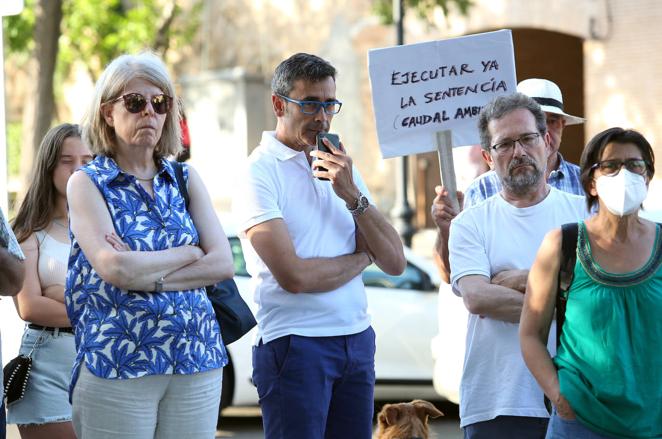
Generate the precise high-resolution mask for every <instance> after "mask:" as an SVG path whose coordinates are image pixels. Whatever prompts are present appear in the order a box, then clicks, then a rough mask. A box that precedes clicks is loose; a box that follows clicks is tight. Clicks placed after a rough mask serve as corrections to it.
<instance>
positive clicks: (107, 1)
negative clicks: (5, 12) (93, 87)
mask: <svg viewBox="0 0 662 439" xmlns="http://www.w3.org/2000/svg"><path fill="white" fill-rule="evenodd" d="M0 1H1V0H0ZM200 2H201V0H197V1H195V2H194V3H193V5H192V7H191V8H189V9H188V10H187V11H183V10H182V9H181V8H180V7H178V6H176V5H175V3H176V1H175V0H141V1H137V2H127V1H122V0H63V3H62V13H63V14H62V24H61V30H62V36H61V37H60V41H59V53H58V67H57V68H58V73H59V74H60V75H61V76H62V77H63V78H66V77H67V76H68V74H69V71H70V69H71V66H72V65H73V64H74V63H75V62H77V61H80V62H82V63H83V65H85V66H86V68H87V69H88V73H89V74H90V76H91V77H92V79H93V80H96V78H97V77H98V75H99V74H100V73H101V71H102V70H103V68H104V67H105V66H106V65H107V64H108V63H109V62H110V61H111V60H112V59H113V58H115V57H117V56H118V55H120V54H122V53H127V52H129V53H135V52H137V51H140V50H144V49H152V50H155V51H157V52H159V53H160V55H164V52H165V51H166V50H167V48H168V47H169V46H170V45H171V44H172V43H175V44H179V45H183V44H186V43H188V42H190V41H191V40H192V38H193V37H194V32H193V29H195V28H197V27H199V20H200V18H199V17H200V10H201V9H200V7H199V4H200ZM35 4H36V0H25V8H24V9H23V12H22V13H21V14H20V15H17V16H13V17H6V18H5V19H4V20H3V26H4V32H5V35H6V40H5V44H6V46H5V47H6V48H7V50H8V53H9V54H14V55H16V54H26V53H30V52H31V51H32V49H33V46H34V42H33V31H34V24H35V11H34V10H35ZM126 5H130V6H126ZM173 8H174V9H173ZM166 14H167V16H166Z"/></svg>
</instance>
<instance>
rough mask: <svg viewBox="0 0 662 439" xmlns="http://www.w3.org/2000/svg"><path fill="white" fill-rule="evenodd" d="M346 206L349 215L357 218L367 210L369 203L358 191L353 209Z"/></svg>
mask: <svg viewBox="0 0 662 439" xmlns="http://www.w3.org/2000/svg"><path fill="white" fill-rule="evenodd" d="M346 206H347V209H349V213H351V214H352V216H353V217H357V216H359V215H361V214H362V213H363V212H365V211H366V210H367V209H368V206H370V201H368V198H367V197H366V196H365V195H363V194H362V193H361V191H359V197H358V198H357V200H356V204H355V205H354V206H355V207H352V206H350V205H349V204H347V205H346Z"/></svg>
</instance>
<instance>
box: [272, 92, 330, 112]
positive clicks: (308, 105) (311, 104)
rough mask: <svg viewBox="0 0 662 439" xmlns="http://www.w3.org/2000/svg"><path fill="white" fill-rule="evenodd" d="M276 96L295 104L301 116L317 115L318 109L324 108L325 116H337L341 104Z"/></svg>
mask: <svg viewBox="0 0 662 439" xmlns="http://www.w3.org/2000/svg"><path fill="white" fill-rule="evenodd" d="M276 96H278V97H279V98H283V99H285V100H286V101H287V102H292V103H293V104H297V105H298V106H299V107H300V108H301V112H302V113H303V114H317V112H318V111H320V108H324V112H325V113H326V114H338V112H339V111H340V107H342V102H340V101H328V102H320V101H300V100H298V99H292V98H288V97H287V96H283V95H279V94H276Z"/></svg>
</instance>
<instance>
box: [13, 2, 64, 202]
mask: <svg viewBox="0 0 662 439" xmlns="http://www.w3.org/2000/svg"><path fill="white" fill-rule="evenodd" d="M35 20H36V21H35V30H34V40H35V51H34V57H33V59H32V60H31V61H30V67H31V71H30V83H31V86H30V90H29V92H28V94H27V97H26V99H27V101H26V105H25V106H24V113H23V129H22V134H23V140H22V144H21V175H22V176H23V182H24V184H23V190H22V193H23V194H25V190H26V189H27V181H29V180H28V179H29V178H30V177H29V175H30V174H31V170H32V166H33V162H34V158H35V157H36V152H37V149H38V148H39V144H40V143H41V139H42V138H43V137H44V135H45V134H46V132H47V131H48V129H49V128H50V127H51V122H52V121H53V113H54V109H55V97H54V94H53V75H54V73H55V65H56V63H57V52H58V40H59V39H60V23H61V22H62V0H38V2H37V4H36V5H35Z"/></svg>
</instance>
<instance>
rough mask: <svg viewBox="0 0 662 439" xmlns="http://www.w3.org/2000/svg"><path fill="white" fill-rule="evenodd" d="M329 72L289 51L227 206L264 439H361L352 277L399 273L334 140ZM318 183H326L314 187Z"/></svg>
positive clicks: (361, 342)
mask: <svg viewBox="0 0 662 439" xmlns="http://www.w3.org/2000/svg"><path fill="white" fill-rule="evenodd" d="M335 75H336V69H335V68H334V67H333V66H332V65H331V64H329V63H328V62H327V61H325V60H323V59H321V58H319V57H317V56H315V55H310V54H305V53H298V54H296V55H293V56H292V57H290V58H288V59H286V60H285V61H283V62H282V63H281V64H280V65H279V66H278V67H277V68H276V71H275V73H274V77H273V80H272V84H271V87H272V92H273V94H272V99H271V100H272V105H273V110H274V114H275V115H276V119H277V124H276V130H275V131H273V132H265V133H263V135H262V141H261V143H260V145H259V146H258V147H257V148H256V149H255V150H254V151H253V153H251V155H250V157H249V159H248V166H247V169H246V175H245V177H244V178H243V179H242V180H241V187H240V188H238V190H237V191H236V196H235V200H234V206H233V210H234V213H235V215H236V216H237V218H238V219H239V226H240V230H241V232H242V236H241V237H242V246H243V249H244V254H245V256H246V265H247V269H248V272H249V273H250V274H251V276H252V277H253V280H254V285H255V292H254V297H255V300H256V302H257V304H258V312H257V321H258V328H259V331H258V337H257V339H256V345H255V346H254V347H253V381H254V382H255V384H256V386H257V390H258V394H259V397H260V405H261V407H262V419H263V422H264V430H265V437H266V438H267V439H281V438H282V439H297V438H305V439H311V438H312V439H315V438H319V439H321V438H346V437H352V438H366V439H368V438H370V437H371V434H372V432H371V430H372V414H373V391H374V381H375V372H374V353H375V338H374V337H375V335H374V331H373V330H372V328H371V327H370V317H369V315H368V313H367V299H366V294H365V289H364V286H363V282H362V280H361V273H362V271H363V269H364V268H365V267H367V266H368V265H370V264H371V263H372V262H374V263H376V264H377V265H378V266H379V267H380V268H381V269H382V270H383V271H385V272H386V273H389V274H392V275H398V274H400V273H401V272H402V271H403V270H404V267H405V263H406V261H405V258H404V254H403V249H402V243H401V241H400V238H399V236H398V234H397V233H396V231H395V229H393V227H392V226H391V225H390V224H389V223H388V221H387V220H386V218H385V217H384V216H383V215H382V214H381V213H380V212H379V211H378V210H377V209H376V208H375V207H374V206H373V205H372V204H371V203H370V199H369V194H368V191H367V188H366V187H365V184H364V183H363V181H362V179H361V177H360V175H359V173H358V172H357V170H356V169H355V168H354V166H353V165H352V159H351V158H350V156H349V155H347V153H346V150H345V148H344V147H343V145H342V143H339V144H338V147H335V146H334V145H333V143H332V142H330V141H329V139H321V140H320V141H321V142H322V143H323V144H324V145H325V146H326V147H327V148H328V152H324V151H321V150H316V148H315V146H316V144H317V137H318V135H320V134H322V136H321V137H324V136H323V134H325V133H328V131H329V128H330V125H331V121H332V119H333V117H334V115H335V114H337V113H338V112H339V111H340V107H341V105H342V104H341V103H340V102H339V101H338V100H337V99H336V84H335ZM322 179H328V181H324V180H322Z"/></svg>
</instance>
